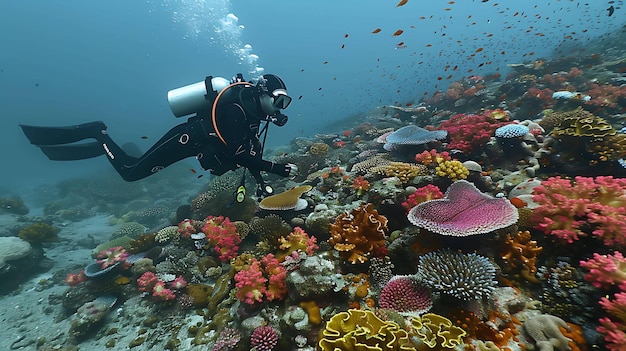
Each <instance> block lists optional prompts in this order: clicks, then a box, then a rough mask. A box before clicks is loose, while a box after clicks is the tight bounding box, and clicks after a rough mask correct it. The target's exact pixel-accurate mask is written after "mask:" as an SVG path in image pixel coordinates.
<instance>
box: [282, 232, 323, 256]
mask: <svg viewBox="0 0 626 351" xmlns="http://www.w3.org/2000/svg"><path fill="white" fill-rule="evenodd" d="M278 242H279V243H280V249H281V252H280V253H278V254H277V255H276V258H277V259H278V260H279V261H281V262H282V261H283V260H284V259H285V257H287V256H289V255H291V253H292V252H295V251H298V250H300V251H302V252H305V253H306V254H307V255H312V254H313V251H315V250H317V249H318V246H317V244H316V242H317V239H316V238H315V237H314V236H309V235H308V234H307V233H306V232H305V231H304V230H303V229H302V228H300V227H295V228H293V231H292V232H291V233H289V235H287V237H284V236H281V237H280V239H278Z"/></svg>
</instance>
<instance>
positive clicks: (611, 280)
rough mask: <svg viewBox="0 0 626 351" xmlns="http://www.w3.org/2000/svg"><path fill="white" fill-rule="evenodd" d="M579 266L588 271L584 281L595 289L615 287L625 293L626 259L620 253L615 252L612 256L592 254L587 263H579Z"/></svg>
mask: <svg viewBox="0 0 626 351" xmlns="http://www.w3.org/2000/svg"><path fill="white" fill-rule="evenodd" d="M580 266H581V267H582V268H584V269H586V270H588V271H589V273H587V274H585V280H587V281H588V282H590V283H591V284H592V285H593V286H595V287H596V288H605V289H608V288H610V287H613V286H616V287H619V289H621V290H622V291H626V258H624V256H623V255H622V253H621V252H619V251H615V252H614V253H613V254H612V255H600V254H598V253H594V254H593V257H592V258H590V259H588V260H587V261H580Z"/></svg>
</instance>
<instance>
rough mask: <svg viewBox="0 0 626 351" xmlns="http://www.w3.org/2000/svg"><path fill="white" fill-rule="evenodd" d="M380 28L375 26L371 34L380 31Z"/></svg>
mask: <svg viewBox="0 0 626 351" xmlns="http://www.w3.org/2000/svg"><path fill="white" fill-rule="evenodd" d="M381 30H382V29H380V28H376V29H374V30H373V31H372V34H376V33H380V31H381Z"/></svg>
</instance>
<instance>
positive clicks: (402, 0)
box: [396, 0, 409, 7]
mask: <svg viewBox="0 0 626 351" xmlns="http://www.w3.org/2000/svg"><path fill="white" fill-rule="evenodd" d="M407 2H409V0H400V2H399V3H398V5H396V7H400V6H404V5H406V3H407Z"/></svg>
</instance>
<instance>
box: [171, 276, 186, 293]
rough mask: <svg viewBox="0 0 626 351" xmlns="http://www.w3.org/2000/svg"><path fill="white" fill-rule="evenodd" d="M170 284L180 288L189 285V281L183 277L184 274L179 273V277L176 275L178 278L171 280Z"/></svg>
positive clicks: (172, 286) (176, 288) (173, 287)
mask: <svg viewBox="0 0 626 351" xmlns="http://www.w3.org/2000/svg"><path fill="white" fill-rule="evenodd" d="M169 286H170V288H172V289H174V290H180V289H182V288H184V287H186V286H187V282H186V281H185V279H183V277H182V276H180V275H179V276H178V277H176V279H174V280H173V281H171V282H169Z"/></svg>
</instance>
